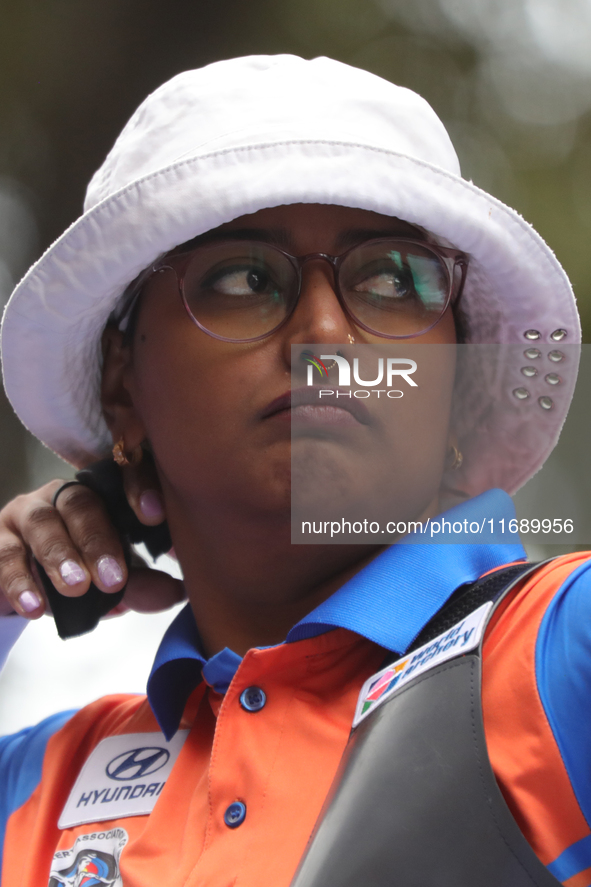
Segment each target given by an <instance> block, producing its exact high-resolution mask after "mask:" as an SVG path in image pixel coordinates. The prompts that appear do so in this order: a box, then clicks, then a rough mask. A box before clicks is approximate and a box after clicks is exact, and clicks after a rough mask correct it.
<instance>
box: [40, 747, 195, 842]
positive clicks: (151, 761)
mask: <svg viewBox="0 0 591 887" xmlns="http://www.w3.org/2000/svg"><path fill="white" fill-rule="evenodd" d="M187 735H188V730H179V731H178V733H176V734H175V735H174V736H173V738H172V739H171V740H170V742H167V741H166V739H165V738H164V736H163V735H162V733H160V732H158V733H124V734H122V735H120V736H108V737H107V738H106V739H103V740H102V741H101V742H99V744H98V745H97V746H96V748H94V749H93V750H92V751H91V753H90V754H89V756H88V758H87V759H86V761H85V763H84V765H83V767H82V770H81V771H80V774H79V776H78V778H77V780H76V782H75V783H74V787H73V788H72V791H71V792H70V796H69V798H68V800H67V801H66V805H65V807H64V809H63V811H62V815H61V816H60V819H59V822H58V826H59V828H61V829H64V828H74V827H75V826H77V825H84V824H85V823H91V822H104V821H106V820H108V819H119V818H120V817H123V816H146V815H147V814H149V813H151V812H152V810H153V809H154V805H155V804H156V802H157V801H158V798H159V797H160V794H161V793H162V791H163V790H164V787H165V785H166V781H167V779H168V777H169V776H170V773H171V771H172V768H173V766H174V763H175V761H176V759H177V758H178V756H179V754H180V752H181V749H182V747H183V743H184V741H185V739H186V738H187Z"/></svg>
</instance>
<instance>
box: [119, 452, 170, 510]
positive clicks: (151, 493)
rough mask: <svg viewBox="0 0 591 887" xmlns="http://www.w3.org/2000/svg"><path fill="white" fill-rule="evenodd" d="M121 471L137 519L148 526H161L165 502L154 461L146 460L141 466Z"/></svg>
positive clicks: (125, 467) (128, 467)
mask: <svg viewBox="0 0 591 887" xmlns="http://www.w3.org/2000/svg"><path fill="white" fill-rule="evenodd" d="M121 470H122V473H123V486H124V487H125V495H126V496H127V501H128V502H129V504H130V506H131V507H132V508H133V510H134V512H135V514H136V517H137V519H138V520H139V521H140V522H141V523H142V524H145V525H146V526H156V525H157V524H161V523H162V521H163V520H164V518H165V514H164V500H163V498H162V492H161V489H160V482H159V480H158V475H157V474H156V469H155V467H154V463H153V461H152V459H150V458H145V459H143V460H142V462H141V463H140V464H139V465H126V466H124V467H123V468H122V469H121Z"/></svg>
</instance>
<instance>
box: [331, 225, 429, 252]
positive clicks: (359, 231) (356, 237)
mask: <svg viewBox="0 0 591 887" xmlns="http://www.w3.org/2000/svg"><path fill="white" fill-rule="evenodd" d="M382 237H413V238H415V239H416V238H420V239H422V237H421V236H420V232H419V231H417V230H415V229H414V228H411V226H410V225H409V226H408V231H393V230H392V229H391V228H390V229H388V228H347V229H346V230H345V231H341V233H340V234H339V236H338V237H337V240H336V243H337V247H338V248H339V249H347V247H349V246H355V244H357V243H363V242H364V241H365V240H379V239H380V238H382Z"/></svg>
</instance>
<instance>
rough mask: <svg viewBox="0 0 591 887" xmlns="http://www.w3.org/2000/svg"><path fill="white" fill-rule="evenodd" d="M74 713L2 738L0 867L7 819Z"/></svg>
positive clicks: (27, 793) (23, 798)
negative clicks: (57, 735) (53, 740)
mask: <svg viewBox="0 0 591 887" xmlns="http://www.w3.org/2000/svg"><path fill="white" fill-rule="evenodd" d="M73 714H74V712H73V711H66V712H62V713H61V714H58V715H52V716H51V717H49V718H46V719H45V720H44V721H41V723H40V724H37V726H36V727H27V729H26V730H21V731H20V733H14V734H13V735H12V736H4V737H2V738H0V786H1V789H0V870H1V863H2V848H3V847H4V835H5V832H6V825H7V823H8V819H9V817H10V816H11V815H12V813H14V811H15V810H17V809H18V808H19V807H21V806H22V805H23V804H24V803H25V801H26V800H28V798H30V797H31V795H32V794H33V792H34V791H35V789H36V788H37V786H38V785H39V782H40V781H41V770H42V767H43V758H44V757H45V749H46V747H47V743H48V742H49V740H50V739H51V737H52V736H53V734H54V733H57V731H58V730H59V729H61V727H63V725H64V724H65V723H66V721H68V720H69V719H70V718H71V717H72V715H73Z"/></svg>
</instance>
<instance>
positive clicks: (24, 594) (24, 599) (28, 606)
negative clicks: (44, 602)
mask: <svg viewBox="0 0 591 887" xmlns="http://www.w3.org/2000/svg"><path fill="white" fill-rule="evenodd" d="M18 602H19V604H20V608H21V610H24V611H25V613H32V612H33V610H38V609H39V607H40V606H41V599H40V598H39V595H37V594H35V592H34V591H21V593H20V594H19V596H18Z"/></svg>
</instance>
